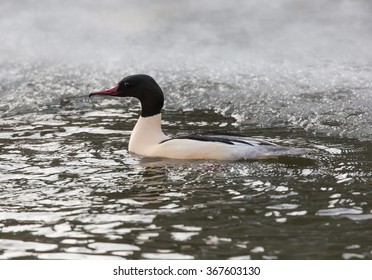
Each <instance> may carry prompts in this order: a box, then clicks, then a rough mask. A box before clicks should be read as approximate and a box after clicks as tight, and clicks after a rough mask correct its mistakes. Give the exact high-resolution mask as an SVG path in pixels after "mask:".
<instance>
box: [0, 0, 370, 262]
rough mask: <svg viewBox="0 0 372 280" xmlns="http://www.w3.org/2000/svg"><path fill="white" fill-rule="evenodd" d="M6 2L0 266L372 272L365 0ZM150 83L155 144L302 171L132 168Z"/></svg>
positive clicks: (226, 166) (155, 164)
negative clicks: (191, 141) (215, 144)
mask: <svg viewBox="0 0 372 280" xmlns="http://www.w3.org/2000/svg"><path fill="white" fill-rule="evenodd" d="M64 3H65V4H64V5H62V4H60V3H58V2H53V1H45V2H44V1H23V2H20V1H18V2H14V1H2V3H1V4H0V14H1V17H0V27H1V28H0V34H1V37H2V38H3V43H2V45H1V46H0V81H1V84H0V85H1V88H0V96H1V100H0V115H1V119H0V128H1V129H0V258H2V259H17V258H21V259H26V258H31V259H35V258H37V259H90V258H100V259H112V258H128V259H236V258H238V259H239V258H243V259H371V258H372V245H371V241H372V239H371V237H370V236H372V234H371V231H372V227H371V225H370V224H371V219H372V208H371V194H372V193H371V181H372V180H371V178H372V172H371V170H372V160H371V159H372V144H371V123H372V117H371V104H372V102H371V101H372V100H371V99H372V94H371V88H372V87H371V77H372V76H371V73H372V71H371V70H372V63H371V62H372V57H371V53H370V51H369V50H370V49H371V45H372V38H371V34H372V33H371V32H370V31H371V27H372V22H371V20H370V12H371V8H372V6H371V4H370V3H369V2H368V1H362V0H360V1H312V2H311V3H308V2H298V1H289V0H288V1H284V0H283V1H265V3H262V1H231V2H229V3H225V2H224V1H213V4H212V3H211V2H209V1H202V2H200V1H183V2H182V3H177V4H176V3H174V1H165V0H164V1H157V2H156V3H155V2H154V1H143V2H141V4H139V3H138V2H137V1H125V2H124V4H123V3H121V1H115V0H112V1H105V3H98V2H97V3H94V4H92V3H91V2H89V3H88V2H87V1H80V2H76V1H74V3H72V2H71V3H70V4H68V3H67V4H66V2H64ZM134 73H147V74H150V75H152V76H154V78H155V79H156V80H157V81H158V82H159V84H160V85H161V87H162V88H163V89H164V92H165V94H166V104H165V105H166V106H165V110H164V131H165V132H166V133H168V134H177V133H179V132H189V131H193V132H197V131H203V130H229V131H233V132H239V133H244V134H246V135H250V136H257V137H260V138H265V139H268V140H270V141H273V142H276V143H279V144H282V145H291V146H296V147H305V148H310V149H312V150H313V152H312V153H310V154H309V155H307V156H305V157H301V158H282V159H277V160H264V161H239V162H218V161H179V160H164V159H146V158H140V157H134V156H131V155H129V154H128V151H127V145H128V139H129V135H130V131H131V129H132V128H133V126H134V124H135V122H136V119H137V117H138V112H139V110H140V108H139V104H138V102H137V101H135V100H119V99H110V98H107V99H106V98H101V99H99V98H94V99H89V98H88V97H87V95H88V93H89V92H90V91H94V90H100V89H104V88H108V87H111V86H113V85H114V84H115V83H116V82H117V81H118V80H120V79H121V78H122V77H124V76H125V75H129V74H134Z"/></svg>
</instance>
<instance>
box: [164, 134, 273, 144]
mask: <svg viewBox="0 0 372 280" xmlns="http://www.w3.org/2000/svg"><path fill="white" fill-rule="evenodd" d="M176 139H189V140H195V141H204V142H219V143H223V144H228V145H239V146H241V145H248V146H253V147H255V146H273V147H276V146H278V145H276V144H273V143H270V142H268V141H265V140H261V139H256V138H251V137H246V136H244V135H239V134H234V133H221V132H205V133H194V134H189V135H181V136H176V137H173V138H169V139H166V140H164V141H162V143H164V142H167V141H171V140H176Z"/></svg>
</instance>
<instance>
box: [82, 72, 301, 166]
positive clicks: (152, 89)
mask: <svg viewBox="0 0 372 280" xmlns="http://www.w3.org/2000/svg"><path fill="white" fill-rule="evenodd" d="M93 95H109V96H116V97H135V98H137V99H138V100H139V101H140V103H141V109H142V110H141V115H140V117H139V119H138V121H137V123H136V125H135V127H134V129H133V131H132V133H131V136H130V140H129V152H130V153H134V154H137V155H140V156H145V157H162V158H173V159H202V160H242V159H264V158H273V157H278V156H285V155H286V156H288V155H299V154H303V153H304V149H299V148H289V147H283V146H280V145H277V144H274V143H270V142H268V141H265V140H261V139H255V138H249V137H245V136H240V135H237V134H228V133H226V134H225V133H213V132H207V133H196V134H190V135H187V136H179V137H169V136H167V135H165V134H164V133H163V131H162V129H161V110H162V108H163V104H164V95H163V91H162V89H161V88H160V86H159V85H158V84H157V83H156V81H155V80H154V79H153V78H152V77H150V76H148V75H143V74H138V75H131V76H128V77H125V78H124V79H122V80H121V81H120V82H119V83H118V84H117V85H116V86H115V87H114V88H112V89H108V90H103V91H98V92H92V93H90V94H89V97H91V96H93Z"/></svg>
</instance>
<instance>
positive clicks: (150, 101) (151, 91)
mask: <svg viewBox="0 0 372 280" xmlns="http://www.w3.org/2000/svg"><path fill="white" fill-rule="evenodd" d="M93 95H110V96H117V97H135V98H137V99H138V100H139V101H140V102H141V107H142V112H141V116H142V117H150V116H154V115H157V114H159V113H160V112H161V109H162V108H163V104H164V95H163V91H162V90H161V88H160V87H159V85H158V84H157V83H156V82H155V80H154V79H153V78H152V77H150V76H148V75H143V74H138V75H132V76H128V77H125V78H124V79H122V80H121V81H120V82H119V83H118V84H117V85H116V86H115V87H113V88H111V89H108V90H103V91H98V92H92V93H91V94H89V97H91V96H93Z"/></svg>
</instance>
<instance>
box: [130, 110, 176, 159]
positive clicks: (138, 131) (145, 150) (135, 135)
mask: <svg viewBox="0 0 372 280" xmlns="http://www.w3.org/2000/svg"><path fill="white" fill-rule="evenodd" d="M168 138H169V137H167V136H166V135H165V134H164V133H163V131H162V130H161V113H159V114H157V115H155V116H151V117H139V119H138V121H137V123H136V125H135V127H134V128H133V131H132V134H131V136H130V140H129V152H131V153H136V154H139V155H144V156H146V155H150V154H151V151H152V150H153V148H154V147H155V146H156V145H157V144H159V143H160V142H161V141H163V140H165V139H168Z"/></svg>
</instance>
